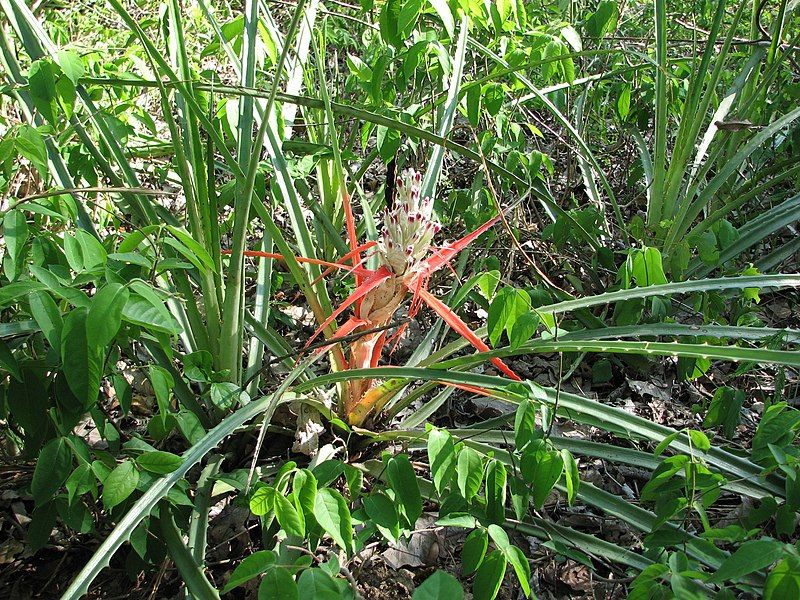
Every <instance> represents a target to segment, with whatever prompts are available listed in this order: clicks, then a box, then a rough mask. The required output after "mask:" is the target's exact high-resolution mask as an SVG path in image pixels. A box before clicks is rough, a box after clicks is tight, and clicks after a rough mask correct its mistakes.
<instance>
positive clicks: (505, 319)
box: [487, 288, 531, 347]
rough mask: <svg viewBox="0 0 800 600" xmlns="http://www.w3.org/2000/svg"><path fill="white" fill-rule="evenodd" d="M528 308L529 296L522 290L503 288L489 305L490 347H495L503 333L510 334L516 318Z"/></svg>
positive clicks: (529, 304) (529, 303) (529, 305)
mask: <svg viewBox="0 0 800 600" xmlns="http://www.w3.org/2000/svg"><path fill="white" fill-rule="evenodd" d="M530 307H531V299H530V296H529V295H528V293H527V292H525V291H524V290H515V289H514V288H503V289H502V290H500V291H499V292H498V293H497V295H496V296H495V297H494V300H492V303H491V304H490V305H489V316H488V322H487V327H488V331H489V341H490V342H491V344H492V346H494V347H497V343H498V342H499V341H500V337H501V336H502V335H503V331H506V332H511V331H512V329H513V328H514V323H516V321H517V318H518V317H519V316H520V315H522V314H524V313H527V312H528V311H530Z"/></svg>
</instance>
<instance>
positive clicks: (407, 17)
mask: <svg viewBox="0 0 800 600" xmlns="http://www.w3.org/2000/svg"><path fill="white" fill-rule="evenodd" d="M421 8H422V0H403V4H402V7H401V8H400V14H399V15H398V18H397V31H398V33H399V34H400V37H401V38H403V39H405V38H407V37H408V36H409V35H411V32H412V31H413V30H414V26H415V25H416V24H417V19H418V18H419V11H420V9H421Z"/></svg>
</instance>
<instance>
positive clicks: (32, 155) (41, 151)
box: [15, 125, 48, 180]
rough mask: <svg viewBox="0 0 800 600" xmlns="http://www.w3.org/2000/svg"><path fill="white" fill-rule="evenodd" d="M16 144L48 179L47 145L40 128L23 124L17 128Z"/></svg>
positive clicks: (21, 152)
mask: <svg viewBox="0 0 800 600" xmlns="http://www.w3.org/2000/svg"><path fill="white" fill-rule="evenodd" d="M15 145H16V148H17V150H18V151H19V153H20V154H21V155H22V156H24V157H25V158H27V159H28V160H29V161H31V163H32V164H33V166H34V167H36V170H37V171H39V175H41V176H42V179H44V180H47V178H48V177H47V173H48V168H47V146H45V143H44V138H43V137H42V134H41V133H39V130H37V129H35V128H34V127H31V126H30V125H22V126H21V127H20V128H19V129H18V130H17V139H16V144H15Z"/></svg>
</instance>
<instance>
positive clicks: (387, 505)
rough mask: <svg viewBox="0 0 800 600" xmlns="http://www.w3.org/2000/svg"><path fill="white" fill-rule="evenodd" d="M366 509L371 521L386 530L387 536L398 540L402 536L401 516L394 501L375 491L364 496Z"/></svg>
mask: <svg viewBox="0 0 800 600" xmlns="http://www.w3.org/2000/svg"><path fill="white" fill-rule="evenodd" d="M364 510H366V511H367V516H369V518H370V521H372V522H373V523H375V525H377V526H378V527H380V528H382V529H384V530H385V534H387V537H389V538H391V539H393V540H395V541H396V540H397V538H398V537H399V536H400V517H399V516H398V515H397V507H396V506H395V504H394V502H392V500H391V499H390V498H389V497H388V496H387V495H386V494H383V493H381V492H374V493H372V494H370V495H369V496H367V497H366V498H364Z"/></svg>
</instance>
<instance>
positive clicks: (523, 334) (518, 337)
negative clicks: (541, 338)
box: [508, 311, 539, 349]
mask: <svg viewBox="0 0 800 600" xmlns="http://www.w3.org/2000/svg"><path fill="white" fill-rule="evenodd" d="M538 327H539V315H538V314H537V313H535V312H532V311H530V312H524V313H522V314H521V315H519V316H518V317H517V320H516V321H514V324H513V325H512V327H511V332H510V334H509V336H508V341H509V342H510V344H511V347H512V348H514V349H516V348H519V347H520V346H522V344H524V343H525V342H527V341H528V340H530V339H531V338H532V337H533V334H534V333H536V329H537V328H538Z"/></svg>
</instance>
